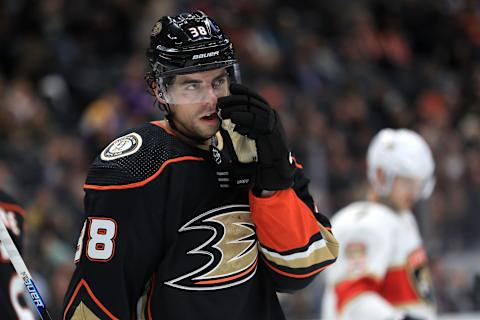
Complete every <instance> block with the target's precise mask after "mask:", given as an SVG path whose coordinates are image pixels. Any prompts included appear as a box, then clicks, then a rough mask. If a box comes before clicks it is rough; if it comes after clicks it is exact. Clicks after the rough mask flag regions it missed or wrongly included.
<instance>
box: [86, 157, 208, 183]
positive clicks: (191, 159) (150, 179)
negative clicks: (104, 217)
mask: <svg viewBox="0 0 480 320" xmlns="http://www.w3.org/2000/svg"><path fill="white" fill-rule="evenodd" d="M204 160H205V159H203V158H201V157H193V156H184V157H178V158H174V159H170V160H167V161H165V162H164V163H163V164H162V166H161V167H160V169H158V170H157V172H155V173H154V174H153V175H151V176H150V177H148V178H147V179H145V180H143V181H139V182H134V183H129V184H120V185H110V186H98V185H93V184H84V185H83V188H84V189H91V190H122V189H133V188H138V187H143V186H144V185H146V184H147V183H149V182H150V181H152V180H153V179H155V178H156V177H158V175H159V174H160V173H161V172H162V171H163V169H165V167H166V166H167V165H169V164H171V163H175V162H181V161H204Z"/></svg>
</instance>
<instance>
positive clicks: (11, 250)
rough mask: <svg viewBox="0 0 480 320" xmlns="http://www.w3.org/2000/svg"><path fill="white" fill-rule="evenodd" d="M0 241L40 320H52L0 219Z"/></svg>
mask: <svg viewBox="0 0 480 320" xmlns="http://www.w3.org/2000/svg"><path fill="white" fill-rule="evenodd" d="M0 241H1V242H2V244H3V246H4V247H5V250H6V251H7V255H8V257H9V258H10V261H11V262H12V264H13V267H14V268H15V271H17V274H18V275H19V276H20V278H22V280H23V283H24V284H25V287H26V288H27V291H28V294H29V295H30V298H32V301H33V304H34V305H35V307H36V308H37V311H38V313H39V314H40V317H41V318H42V320H52V318H50V315H49V314H48V311H47V307H46V306H45V303H44V302H43V299H42V297H41V296H40V293H39V292H38V290H37V287H36V286H35V283H34V282H33V279H32V276H31V275H30V272H28V269H27V266H26V265H25V262H23V259H22V256H21V255H20V253H19V252H18V249H17V247H16V246H15V243H13V240H12V238H11V237H10V234H9V233H8V231H7V228H6V227H5V224H4V223H3V221H2V219H0Z"/></svg>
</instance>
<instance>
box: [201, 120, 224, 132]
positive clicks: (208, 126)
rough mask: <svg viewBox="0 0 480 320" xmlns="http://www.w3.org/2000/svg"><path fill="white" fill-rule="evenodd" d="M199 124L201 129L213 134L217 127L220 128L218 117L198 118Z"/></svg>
mask: <svg viewBox="0 0 480 320" xmlns="http://www.w3.org/2000/svg"><path fill="white" fill-rule="evenodd" d="M199 125H200V127H201V128H202V131H207V132H209V133H212V135H213V134H215V132H217V131H218V128H220V119H219V118H218V117H214V118H206V117H204V118H201V119H200V120H199Z"/></svg>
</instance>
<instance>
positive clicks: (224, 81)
mask: <svg viewBox="0 0 480 320" xmlns="http://www.w3.org/2000/svg"><path fill="white" fill-rule="evenodd" d="M228 86H229V78H228V73H227V71H226V70H225V69H214V70H209V71H204V72H197V73H192V74H186V75H177V76H175V79H174V81H173V83H172V84H171V85H169V86H168V92H167V94H166V97H167V99H166V101H167V102H168V103H169V105H170V109H171V117H172V119H173V120H174V121H175V126H176V127H177V129H178V130H179V131H180V132H182V133H184V134H187V135H189V136H192V137H196V138H199V139H203V140H208V139H209V138H210V137H212V136H213V135H214V134H215V132H217V130H218V128H219V125H220V120H219V118H218V116H217V101H218V98H220V97H224V96H227V95H228V94H229V89H228Z"/></svg>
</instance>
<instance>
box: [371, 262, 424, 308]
mask: <svg viewBox="0 0 480 320" xmlns="http://www.w3.org/2000/svg"><path fill="white" fill-rule="evenodd" d="M379 293H380V295H381V296H382V297H384V298H385V300H387V301H388V302H390V303H391V304H393V305H399V304H405V303H409V302H417V301H419V300H421V299H420V297H419V296H418V295H417V293H416V291H415V289H414V288H413V286H412V282H411V280H410V275H409V272H408V270H407V269H406V268H405V267H398V268H391V269H389V270H388V271H387V274H386V275H385V278H384V280H383V282H382V285H381V286H380V288H379Z"/></svg>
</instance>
